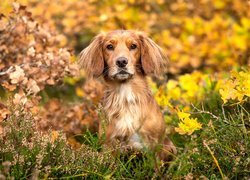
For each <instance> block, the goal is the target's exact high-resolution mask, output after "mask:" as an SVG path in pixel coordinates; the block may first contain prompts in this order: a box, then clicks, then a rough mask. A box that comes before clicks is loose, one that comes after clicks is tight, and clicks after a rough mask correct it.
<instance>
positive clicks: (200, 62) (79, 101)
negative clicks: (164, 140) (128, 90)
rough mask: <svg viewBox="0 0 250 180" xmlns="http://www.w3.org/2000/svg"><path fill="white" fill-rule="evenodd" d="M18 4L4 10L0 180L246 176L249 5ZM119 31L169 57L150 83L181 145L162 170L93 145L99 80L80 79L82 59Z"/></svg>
mask: <svg viewBox="0 0 250 180" xmlns="http://www.w3.org/2000/svg"><path fill="white" fill-rule="evenodd" d="M18 2H21V4H24V5H26V6H27V7H26V6H23V5H20V4H19V3H17V2H15V3H13V4H12V0H11V1H9V0H2V1H1V2H0V12H1V13H0V100H1V102H0V143H1V146H0V179H1V178H7V179H10V178H16V179H20V178H68V179H70V178H82V177H84V178H107V179H109V178H116V179H125V178H131V179H142V178H143V179H145V178H146V179H151V178H167V179H184V178H185V179H197V178H204V179H206V178H209V179H220V178H221V179H227V178H230V179H231V178H234V179H248V178H249V177H250V172H249V169H250V159H249V156H250V152H249V149H250V143H249V142H250V136H249V132H250V129H249V127H250V114H249V112H250V109H249V107H250V106H249V104H250V103H249V99H250V98H249V96H250V94H249V92H250V89H249V87H250V82H249V79H250V70H249V67H247V66H248V65H250V64H249V63H250V57H249V52H250V33H249V31H250V20H249V19H250V11H249V3H248V2H246V1H244V0H226V1H222V0H211V1H182V0H180V1H172V0H170V1H163V0H155V1H148V0H147V1H134V0H125V1H122V3H121V2H120V1H118V0H112V1H106V0H103V1H96V0H89V1H77V0H72V1H67V0H58V1H48V0H43V1H40V0H18ZM118 28H119V29H121V28H123V29H139V30H143V31H146V32H147V33H148V34H149V35H150V36H151V37H152V38H153V39H154V40H155V41H156V42H157V43H158V44H159V45H161V46H162V47H163V48H164V49H166V50H167V53H168V54H169V58H170V60H171V61H170V65H169V69H168V72H166V74H168V75H169V76H168V77H169V79H168V81H167V82H166V81H165V79H161V80H155V79H154V78H152V79H150V78H149V79H148V80H149V85H150V87H151V89H152V91H153V94H154V96H155V99H156V100H157V102H158V104H159V105H160V106H161V109H162V111H163V113H164V118H165V120H166V123H167V125H168V126H167V128H168V129H167V130H169V136H170V137H171V139H172V140H173V141H174V144H175V145H176V146H177V148H178V154H177V156H176V159H175V160H174V161H173V162H171V163H170V164H169V168H168V169H165V168H163V167H161V168H160V167H159V165H158V164H157V162H156V160H155V158H154V156H153V155H152V154H151V152H145V153H142V154H137V155H136V154H131V155H128V156H123V155H121V156H120V157H119V156H117V157H115V158H114V156H112V151H109V150H106V149H105V148H106V147H104V146H102V145H100V140H99V139H98V136H97V134H96V132H97V131H98V124H99V122H100V120H102V119H103V118H104V115H103V113H102V107H101V106H99V105H98V102H100V99H101V97H102V94H103V87H102V84H101V82H97V81H90V82H86V81H85V76H84V73H82V74H81V73H80V74H81V77H75V76H76V74H78V70H77V67H75V65H74V61H75V59H76V55H77V53H78V52H79V51H80V50H82V49H83V48H84V47H85V46H86V45H87V44H88V43H89V41H90V39H92V37H93V36H94V35H95V34H97V33H98V32H100V31H110V30H113V29H118ZM65 47H68V48H65ZM74 51H75V52H74Z"/></svg>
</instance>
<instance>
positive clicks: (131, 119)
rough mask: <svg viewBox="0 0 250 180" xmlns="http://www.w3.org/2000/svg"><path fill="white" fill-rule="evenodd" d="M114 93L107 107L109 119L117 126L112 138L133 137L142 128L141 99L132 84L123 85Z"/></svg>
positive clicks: (109, 98)
mask: <svg viewBox="0 0 250 180" xmlns="http://www.w3.org/2000/svg"><path fill="white" fill-rule="evenodd" d="M112 93H113V94H111V95H110V96H109V97H108V98H107V99H106V101H107V102H106V105H105V110H106V113H107V115H108V118H109V120H110V121H112V123H114V125H115V130H114V132H113V133H112V138H114V137H125V136H131V135H133V134H134V133H136V132H137V131H138V130H139V128H140V119H141V110H140V108H141V107H140V104H139V102H140V101H139V98H138V97H137V96H136V94H135V92H134V91H133V89H132V87H131V85H130V84H122V85H120V86H119V87H117V88H116V89H115V90H114V91H113V92H112Z"/></svg>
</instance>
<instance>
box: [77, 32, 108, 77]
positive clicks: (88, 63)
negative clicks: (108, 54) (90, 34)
mask: <svg viewBox="0 0 250 180" xmlns="http://www.w3.org/2000/svg"><path fill="white" fill-rule="evenodd" d="M103 39H104V34H99V35H97V36H96V37H95V38H94V39H93V40H92V42H91V43H90V45H89V46H88V47H86V48H85V49H84V50H82V52H81V53H80V55H79V57H78V65H79V66H80V68H83V69H85V71H86V73H87V76H88V77H89V78H93V77H98V76H100V75H101V74H102V72H103V70H104V57H103V52H102V44H103Z"/></svg>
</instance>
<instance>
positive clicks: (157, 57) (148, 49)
mask: <svg viewBox="0 0 250 180" xmlns="http://www.w3.org/2000/svg"><path fill="white" fill-rule="evenodd" d="M139 38H140V40H141V44H142V45H141V64H142V69H143V71H144V73H145V74H153V75H156V76H157V75H160V74H161V73H162V72H164V71H165V70H166V66H167V62H168V58H167V55H166V54H165V53H164V52H163V50H162V48H161V47H160V46H158V45H157V44H156V43H155V42H154V41H153V40H152V39H150V38H148V37H147V36H146V35H145V34H144V33H139Z"/></svg>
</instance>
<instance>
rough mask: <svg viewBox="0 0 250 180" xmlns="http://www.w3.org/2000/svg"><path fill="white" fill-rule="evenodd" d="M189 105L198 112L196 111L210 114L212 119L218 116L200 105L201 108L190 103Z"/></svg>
mask: <svg viewBox="0 0 250 180" xmlns="http://www.w3.org/2000/svg"><path fill="white" fill-rule="evenodd" d="M191 106H192V107H193V108H194V109H195V110H196V111H197V112H198V113H204V114H209V115H210V116H212V117H213V118H214V119H217V120H218V119H219V117H218V116H216V115H214V114H213V113H211V112H209V111H205V110H204V107H203V105H202V110H200V109H198V108H197V107H195V106H194V105H193V104H191Z"/></svg>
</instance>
